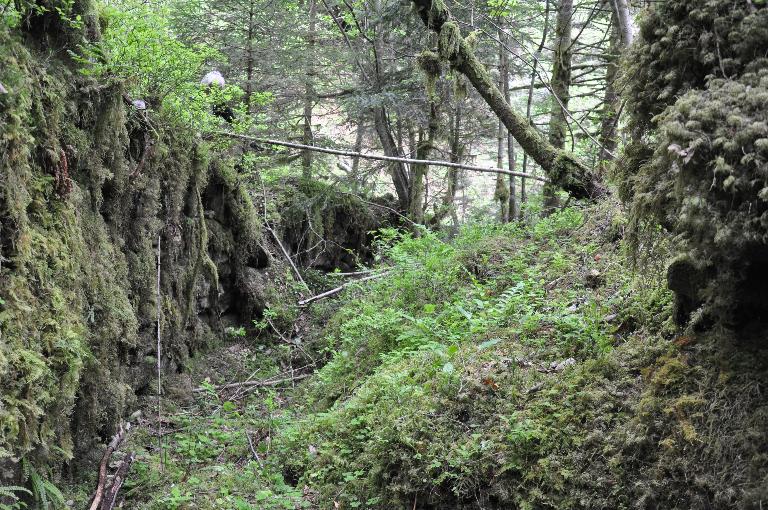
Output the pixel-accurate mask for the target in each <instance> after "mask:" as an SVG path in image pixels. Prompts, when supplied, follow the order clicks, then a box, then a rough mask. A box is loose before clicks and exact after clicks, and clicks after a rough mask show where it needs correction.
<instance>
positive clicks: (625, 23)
mask: <svg viewBox="0 0 768 510" xmlns="http://www.w3.org/2000/svg"><path fill="white" fill-rule="evenodd" d="M610 2H611V3H612V4H613V12H614V13H615V14H616V18H617V20H618V25H619V32H620V33H621V44H622V46H624V47H627V46H629V45H630V44H632V40H633V38H634V35H633V32H632V15H631V13H630V12H629V0H610Z"/></svg>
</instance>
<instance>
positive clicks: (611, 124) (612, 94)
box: [600, 10, 622, 173]
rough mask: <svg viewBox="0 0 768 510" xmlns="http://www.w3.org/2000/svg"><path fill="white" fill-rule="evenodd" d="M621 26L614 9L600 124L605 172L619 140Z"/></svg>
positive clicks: (601, 164)
mask: <svg viewBox="0 0 768 510" xmlns="http://www.w3.org/2000/svg"><path fill="white" fill-rule="evenodd" d="M621 47H622V43H621V28H620V27H619V18H618V15H617V13H616V11H615V10H614V11H613V13H612V16H611V44H610V50H609V52H610V59H609V60H608V68H607V70H606V72H605V97H604V99H603V103H604V107H603V116H602V117H603V118H602V122H601V126H600V145H602V147H603V148H602V149H601V150H600V170H601V172H603V173H604V172H605V167H606V165H607V163H608V162H609V161H611V160H612V159H613V158H612V157H611V154H615V152H616V146H617V140H616V131H617V127H618V123H619V94H618V92H617V90H616V77H617V75H618V71H619V66H618V63H617V59H618V54H619V52H620V51H621Z"/></svg>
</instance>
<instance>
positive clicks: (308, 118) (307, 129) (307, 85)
mask: <svg viewBox="0 0 768 510" xmlns="http://www.w3.org/2000/svg"><path fill="white" fill-rule="evenodd" d="M308 1H309V30H308V31H307V73H306V80H305V82H304V133H303V136H302V142H303V143H304V145H313V144H312V138H313V135H312V109H313V107H314V104H315V83H314V81H315V45H316V39H317V1H316V0H308ZM301 168H302V175H303V176H304V177H306V178H310V177H312V152H311V151H306V150H305V151H304V152H303V153H302V155H301Z"/></svg>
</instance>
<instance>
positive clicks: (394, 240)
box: [83, 204, 695, 510]
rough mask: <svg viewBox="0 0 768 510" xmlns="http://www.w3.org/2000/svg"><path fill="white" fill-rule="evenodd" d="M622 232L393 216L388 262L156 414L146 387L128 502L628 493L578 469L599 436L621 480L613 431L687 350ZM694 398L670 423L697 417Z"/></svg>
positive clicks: (680, 432) (205, 504) (592, 224)
mask: <svg viewBox="0 0 768 510" xmlns="http://www.w3.org/2000/svg"><path fill="white" fill-rule="evenodd" d="M624 229H625V224H624V220H623V218H622V215H621V213H620V212H619V210H618V208H617V207H615V206H612V205H610V204H608V205H606V204H603V205H601V206H600V208H594V207H593V208H591V209H589V210H580V209H573V208H571V209H566V210H563V211H561V212H560V213H557V214H555V215H554V216H552V217H550V218H548V219H546V220H542V221H539V222H537V223H535V224H534V225H530V226H528V225H517V224H511V225H504V226H498V225H496V226H494V225H478V226H474V227H468V228H466V229H465V230H464V231H463V232H462V233H461V234H460V235H459V237H458V238H457V239H455V240H453V241H451V242H445V241H443V240H440V239H438V238H437V237H436V236H434V235H433V234H423V235H421V236H418V237H413V236H410V235H402V234H399V233H396V232H394V231H391V232H384V233H383V234H382V235H381V236H380V239H379V243H380V249H381V250H382V255H383V257H382V259H381V262H380V265H381V266H382V267H386V268H387V271H389V273H388V276H387V277H385V278H382V279H380V280H376V281H373V282H366V283H365V284H361V285H360V286H359V287H357V286H355V287H352V288H351V289H350V290H348V291H345V294H344V295H343V296H342V297H341V299H338V300H328V301H327V302H322V303H318V304H317V305H316V306H317V309H316V310H314V311H308V312H305V313H304V314H303V315H301V314H300V315H299V316H298V319H297V317H296V316H293V317H292V320H293V322H292V324H290V326H289V327H287V328H286V331H289V333H280V334H279V335H272V340H270V341H269V342H266V343H265V341H264V340H259V339H252V338H249V337H248V336H238V335H241V334H242V332H236V334H235V335H233V336H232V337H231V338H230V339H229V340H228V341H226V342H225V343H224V344H223V345H222V346H220V347H218V348H217V349H215V350H213V351H210V352H209V353H207V354H205V355H204V356H201V357H200V358H198V359H197V361H196V365H195V368H194V369H193V370H192V371H191V374H190V379H189V380H187V381H185V382H183V383H181V384H180V385H181V386H182V391H178V392H174V391H169V392H168V395H167V396H166V397H164V400H165V401H164V403H163V408H162V412H161V416H162V419H161V421H160V422H158V420H157V407H156V401H155V400H152V399H151V398H149V399H148V400H147V402H146V404H147V406H146V409H145V410H144V411H143V417H142V418H141V419H140V420H139V427H136V428H135V429H134V432H132V433H131V434H130V437H129V439H128V440H127V441H126V442H125V444H124V445H123V446H122V448H121V450H122V451H123V452H128V451H133V452H135V454H136V462H135V463H134V467H133V470H132V472H131V474H130V476H129V478H128V481H127V482H126V484H125V489H124V497H125V498H126V502H125V504H124V506H125V507H126V508H138V509H150V508H151V509H180V508H203V509H207V508H228V509H229V508H232V509H237V510H244V509H281V508H282V509H292V508H320V509H326V508H333V509H338V508H343V509H346V508H423V509H426V508H504V507H505V506H504V505H509V504H511V502H515V504H518V503H520V502H527V503H532V504H540V503H541V502H543V501H545V500H548V499H549V500H550V502H552V501H554V500H553V499H552V498H554V497H556V496H555V494H556V493H557V491H558V490H559V491H562V492H563V494H564V495H563V496H562V497H561V499H560V502H559V503H558V505H561V507H562V508H568V507H569V503H568V501H569V499H568V498H577V497H578V498H594V499H595V500H597V499H598V498H601V497H602V498H605V500H606V502H610V501H612V500H613V501H616V502H619V501H620V499H614V498H621V497H622V496H621V495H620V494H618V493H617V491H613V492H614V493H613V494H610V493H609V494H605V495H601V494H599V493H597V492H595V493H594V494H593V493H592V492H594V491H592V489H589V487H586V486H584V485H585V484H583V483H579V484H574V485H575V486H576V485H578V486H582V487H581V488H580V489H579V490H580V491H583V493H582V492H579V491H570V489H563V487H564V486H567V484H564V483H563V480H567V479H569V478H571V479H574V480H576V479H578V476H581V475H582V474H583V473H581V474H580V473H578V472H577V471H578V469H580V468H578V467H577V466H578V464H579V463H580V462H582V460H583V459H582V460H579V459H581V458H582V457H583V456H588V455H592V456H594V455H598V454H597V453H594V452H590V449H595V448H596V449H597V450H600V451H602V453H600V454H599V455H603V456H604V457H605V458H604V459H603V460H602V461H601V462H593V463H591V464H590V467H589V470H594V471H595V472H594V473H591V475H590V476H593V477H594V478H595V480H599V479H600V477H601V476H609V477H610V476H614V475H615V476H616V478H617V480H616V481H615V482H611V483H619V482H618V479H620V477H621V474H620V473H611V470H612V469H613V468H612V467H611V466H612V464H611V460H610V458H609V457H610V451H609V450H610V448H611V445H612V444H613V442H614V441H616V442H618V441H620V440H619V439H616V437H614V436H615V435H616V431H617V430H623V431H626V430H629V429H628V427H629V425H628V423H629V421H630V416H631V415H633V414H635V413H634V412H633V411H632V410H631V407H632V406H634V405H636V404H637V403H638V402H640V401H641V400H642V398H643V396H644V395H643V394H642V392H643V391H644V390H643V387H644V386H645V387H652V386H653V385H652V384H651V385H648V384H643V381H644V380H646V379H647V378H648V377H650V376H651V375H653V374H654V373H658V372H659V371H663V370H668V371H669V370H673V369H674V367H670V366H667V365H670V362H669V360H670V359H676V356H677V352H678V351H677V350H678V349H680V346H676V345H674V344H672V343H670V342H669V340H670V339H671V338H672V333H673V329H672V327H671V325H670V320H669V318H670V317H671V312H670V306H671V300H670V296H669V294H668V293H667V292H666V291H665V290H664V289H663V284H662V283H663V282H661V281H659V279H658V277H656V276H655V275H659V274H662V272H661V271H660V270H659V271H657V270H656V269H653V268H651V269H648V270H647V271H646V272H640V273H633V272H632V271H629V270H628V267H627V266H628V258H627V253H626V249H625V246H624V242H623V240H622V239H623V236H624ZM270 322H271V326H272V327H271V328H270V329H272V331H277V330H278V327H275V324H281V322H280V317H275V316H273V317H272V318H271V321H270ZM670 349H672V351H671V350H670ZM655 363H658V364H659V366H661V369H659V370H656V369H650V370H651V371H650V372H649V371H648V370H649V368H648V367H653V366H654V364H655ZM643 370H645V372H643ZM681 370H682V369H681ZM309 373H312V374H313V375H311V376H309V377H307V374H309ZM643 374H645V375H643ZM253 381H260V383H261V384H260V385H252V386H239V387H233V388H229V389H217V388H216V386H218V385H222V384H229V383H233V382H253ZM646 382H647V381H646ZM659 384H666V382H665V381H664V380H661V381H660V383H659ZM192 387H194V388H196V389H197V390H196V391H194V392H192V391H190V390H191V388H192ZM174 395H175V396H174ZM645 396H647V395H645ZM659 405H661V404H659ZM691 405H695V403H694V404H691ZM686 412H687V410H684V411H682V414H681V415H680V416H681V417H680V418H679V420H678V418H675V417H674V416H673V417H672V421H673V422H675V424H674V426H673V427H672V428H673V429H674V431H673V432H670V433H671V434H674V435H675V440H678V438H679V437H682V436H684V435H685V434H686V433H688V434H694V433H695V431H693V432H692V431H691V430H690V427H689V430H688V431H687V432H686V430H685V426H686V424H688V425H690V421H689V420H688V418H687V417H686V416H685V413H686ZM158 423H160V424H161V428H162V432H161V435H162V448H161V447H160V446H159V442H158V439H157V436H158V429H159V428H160V427H158ZM681 424H682V425H681ZM681 427H682V428H681ZM598 432H599V433H600V434H603V436H602V437H598V436H595V434H596V433H598ZM623 437H625V435H624V436H623ZM600 470H604V471H607V472H609V475H605V473H600V472H599V471H600ZM585 472H586V470H585ZM574 477H576V478H574ZM595 483H598V484H601V485H603V486H605V484H606V483H608V482H606V481H605V480H603V481H602V482H599V481H598V482H595ZM609 485H610V483H609ZM548 486H551V487H555V488H557V489H556V490H553V491H551V492H550V493H543V492H542V490H541V487H548ZM591 491H592V492H591ZM83 497H85V494H84V493H83ZM583 501H584V499H582V502H583ZM553 506H555V505H553ZM619 506H620V505H619ZM507 507H508V506H507ZM570 507H572V506H570ZM617 507H618V506H617Z"/></svg>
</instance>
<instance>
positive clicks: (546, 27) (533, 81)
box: [520, 0, 550, 220]
mask: <svg viewBox="0 0 768 510" xmlns="http://www.w3.org/2000/svg"><path fill="white" fill-rule="evenodd" d="M549 5H550V0H546V3H545V4H544V30H542V32H541V42H540V43H539V46H538V48H536V53H534V55H533V56H534V58H533V63H532V66H533V69H532V70H531V84H530V86H529V87H528V103H527V105H526V108H525V118H526V119H527V120H528V122H529V123H530V122H531V108H532V107H533V90H534V88H535V87H536V73H537V71H538V69H537V68H538V65H539V57H541V52H542V51H544V46H545V45H546V43H547V36H548V35H549ZM542 85H543V84H542ZM523 173H524V174H527V173H528V153H527V152H523ZM527 191H528V190H527V189H526V182H525V179H523V182H521V183H520V202H521V204H525V203H526V202H527V201H528V193H527ZM520 219H521V220H522V219H523V209H522V207H521V208H520Z"/></svg>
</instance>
